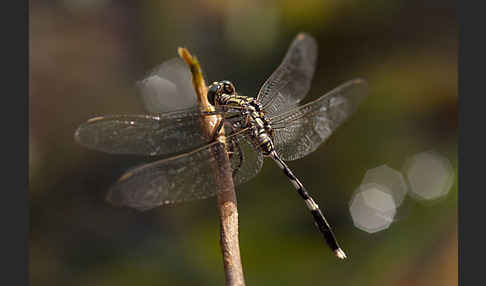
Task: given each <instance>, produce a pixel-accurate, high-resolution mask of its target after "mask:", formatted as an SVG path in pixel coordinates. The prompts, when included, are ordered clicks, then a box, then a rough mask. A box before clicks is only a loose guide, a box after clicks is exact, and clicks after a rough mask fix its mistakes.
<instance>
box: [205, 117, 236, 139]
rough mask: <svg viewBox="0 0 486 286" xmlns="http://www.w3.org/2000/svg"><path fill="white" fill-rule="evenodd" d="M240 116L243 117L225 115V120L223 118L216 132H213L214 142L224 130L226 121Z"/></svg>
mask: <svg viewBox="0 0 486 286" xmlns="http://www.w3.org/2000/svg"><path fill="white" fill-rule="evenodd" d="M240 116H241V115H240V114H234V115H231V116H228V117H226V116H225V115H224V113H223V118H221V120H220V121H219V122H218V126H217V127H216V128H215V129H214V132H213V135H212V137H213V140H216V139H217V138H218V136H219V132H220V131H221V128H223V126H224V123H225V121H226V120H228V119H233V118H237V117H240ZM227 135H230V134H227Z"/></svg>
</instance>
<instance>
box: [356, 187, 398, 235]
mask: <svg viewBox="0 0 486 286" xmlns="http://www.w3.org/2000/svg"><path fill="white" fill-rule="evenodd" d="M396 209H397V205H396V203H395V199H394V198H393V196H392V192H391V191H390V190H388V189H387V187H386V186H383V185H379V184H375V183H369V184H362V185H360V186H359V187H358V189H357V190H356V191H355V195H354V196H353V198H352V200H351V203H350V206H349V212H350V213H351V217H352V219H353V223H354V225H355V226H356V227H357V228H359V229H361V230H363V231H366V232H368V233H375V232H378V231H380V230H383V229H386V228H388V227H389V226H390V225H391V223H392V222H393V219H394V217H395V214H396Z"/></svg>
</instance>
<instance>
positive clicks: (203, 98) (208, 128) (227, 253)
mask: <svg viewBox="0 0 486 286" xmlns="http://www.w3.org/2000/svg"><path fill="white" fill-rule="evenodd" d="M177 52H178V53H179V56H180V57H181V58H182V59H183V60H184V61H185V62H186V63H187V64H188V65H189V67H190V69H191V73H192V83H193V85H194V89H195V91H196V96H197V99H198V102H199V105H200V106H201V107H202V108H203V109H205V110H206V111H214V107H213V106H212V105H211V104H209V102H208V99H207V90H208V89H207V86H206V82H205V81H204V77H203V75H202V71H201V66H200V65H199V62H198V60H197V58H196V57H195V56H192V55H191V54H190V53H189V51H188V50H187V49H185V48H179V49H178V50H177ZM220 120H222V119H221V117H220V116H216V115H214V116H205V117H203V118H202V120H201V126H202V128H203V131H204V133H205V135H206V136H208V137H211V136H213V135H212V134H213V132H214V128H215V127H216V126H217V123H218V122H219V121H220ZM218 140H219V141H220V142H221V143H223V144H224V143H225V137H224V128H221V131H220V134H219V136H218ZM223 161H224V162H223V163H222V164H218V165H217V166H213V167H214V170H215V172H217V173H215V179H216V186H215V187H216V188H220V192H219V195H218V199H217V201H218V204H217V206H218V213H219V224H220V228H221V234H220V241H219V242H220V245H221V251H222V253H223V265H224V271H225V279H226V285H227V286H244V285H245V279H244V276H243V267H242V265H241V258H240V246H239V242H238V209H237V205H236V194H235V187H234V184H233V175H232V172H231V168H230V162H229V158H228V154H227V153H226V152H225V154H224V160H223ZM215 165H216V164H215ZM220 174H222V175H220Z"/></svg>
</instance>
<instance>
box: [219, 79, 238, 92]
mask: <svg viewBox="0 0 486 286" xmlns="http://www.w3.org/2000/svg"><path fill="white" fill-rule="evenodd" d="M222 83H223V93H224V94H234V93H235V86H234V85H233V84H232V83H231V82H230V81H227V80H224V81H222Z"/></svg>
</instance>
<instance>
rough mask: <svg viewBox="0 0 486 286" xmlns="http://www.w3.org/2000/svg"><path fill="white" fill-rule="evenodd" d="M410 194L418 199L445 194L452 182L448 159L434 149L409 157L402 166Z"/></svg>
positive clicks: (452, 177)
mask: <svg viewBox="0 0 486 286" xmlns="http://www.w3.org/2000/svg"><path fill="white" fill-rule="evenodd" d="M404 173H405V174H406V176H407V179H408V182H409V184H410V190H411V195H412V196H413V197H414V198H417V199H420V200H432V199H437V198H440V197H442V196H444V195H446V194H447V193H448V192H449V190H450V188H451V187H452V184H453V182H454V171H453V169H452V166H451V163H450V162H449V160H448V159H447V158H446V157H444V156H442V155H440V154H438V153H437V152H434V151H427V152H423V153H419V154H416V155H414V156H412V157H410V158H409V159H408V160H407V161H406V163H405V166H404Z"/></svg>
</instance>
